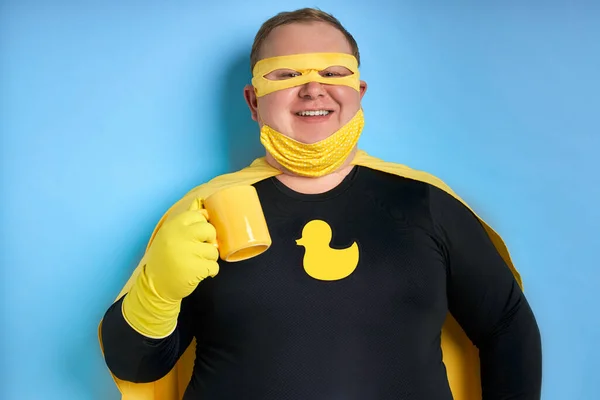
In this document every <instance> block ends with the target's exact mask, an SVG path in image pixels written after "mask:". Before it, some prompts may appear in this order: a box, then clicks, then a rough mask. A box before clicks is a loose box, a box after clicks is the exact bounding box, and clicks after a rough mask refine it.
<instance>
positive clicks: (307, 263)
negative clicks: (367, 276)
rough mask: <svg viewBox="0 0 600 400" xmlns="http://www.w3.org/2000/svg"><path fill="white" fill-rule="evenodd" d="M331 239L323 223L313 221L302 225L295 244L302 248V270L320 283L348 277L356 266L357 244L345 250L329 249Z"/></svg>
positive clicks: (329, 228)
mask: <svg viewBox="0 0 600 400" xmlns="http://www.w3.org/2000/svg"><path fill="white" fill-rule="evenodd" d="M332 237H333V235H332V231H331V227H330V226H329V225H328V224H327V222H325V221H321V220H318V219H317V220H313V221H310V222H308V223H307V224H306V225H304V228H303V229H302V237H301V238H300V239H298V240H296V244H298V245H299V246H304V249H305V251H304V270H305V271H306V273H307V274H308V275H310V276H312V277H313V278H315V279H319V280H322V281H336V280H339V279H343V278H345V277H347V276H349V275H350V274H351V273H352V272H354V270H355V269H356V266H357V265H358V244H356V242H354V243H352V245H351V246H350V247H348V248H346V249H332V248H331V247H329V244H330V243H331V238H332Z"/></svg>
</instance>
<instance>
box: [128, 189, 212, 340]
mask: <svg viewBox="0 0 600 400" xmlns="http://www.w3.org/2000/svg"><path fill="white" fill-rule="evenodd" d="M200 204H201V200H199V199H196V200H194V202H193V203H192V205H191V206H190V208H189V210H188V211H185V212H183V213H181V214H180V215H177V216H176V217H174V218H173V219H172V220H170V221H167V222H165V224H164V225H163V226H162V227H161V228H160V230H159V231H158V232H157V233H156V236H155V237H154V241H153V242H152V244H151V245H150V248H149V249H148V251H147V252H146V254H145V256H144V259H145V266H143V268H142V271H141V272H140V274H139V275H138V277H137V279H136V281H135V283H134V285H133V286H132V287H131V290H130V291H129V293H127V295H126V296H125V298H124V299H123V307H122V312H123V316H124V317H125V320H126V321H127V323H128V324H129V325H130V326H131V327H132V328H133V329H135V330H136V331H137V332H139V333H141V334H142V335H144V336H146V337H150V338H157V339H159V338H164V337H167V336H169V335H170V334H171V333H172V332H173V331H174V330H175V327H176V326H177V316H178V315H179V310H180V307H181V300H182V299H183V298H184V297H186V296H188V295H190V294H191V293H192V292H193V291H194V289H196V286H198V284H199V283H200V282H201V281H202V280H203V279H205V278H207V277H209V276H210V277H214V276H215V275H216V274H217V273H218V272H219V264H218V263H217V260H218V258H219V251H218V249H217V247H216V231H215V228H214V226H212V225H211V224H210V223H208V222H207V219H206V216H207V214H206V211H205V210H202V209H201V207H200Z"/></svg>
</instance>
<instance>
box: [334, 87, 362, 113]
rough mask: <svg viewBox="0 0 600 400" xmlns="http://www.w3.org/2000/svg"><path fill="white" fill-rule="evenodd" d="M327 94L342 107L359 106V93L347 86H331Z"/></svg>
mask: <svg viewBox="0 0 600 400" xmlns="http://www.w3.org/2000/svg"><path fill="white" fill-rule="evenodd" d="M328 93H329V96H331V98H332V99H333V100H334V101H335V102H336V103H338V104H339V105H340V106H341V107H342V109H343V108H356V110H358V107H359V106H360V94H359V93H358V92H357V91H356V90H354V89H352V88H351V87H348V86H342V85H339V86H331V87H330V89H329V90H328Z"/></svg>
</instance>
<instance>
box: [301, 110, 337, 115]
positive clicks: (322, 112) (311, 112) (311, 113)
mask: <svg viewBox="0 0 600 400" xmlns="http://www.w3.org/2000/svg"><path fill="white" fill-rule="evenodd" d="M296 114H298V115H300V116H302V117H314V116H319V115H327V114H329V111H327V110H318V111H300V112H299V113H296Z"/></svg>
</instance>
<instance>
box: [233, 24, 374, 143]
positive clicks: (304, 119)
mask: <svg viewBox="0 0 600 400" xmlns="http://www.w3.org/2000/svg"><path fill="white" fill-rule="evenodd" d="M302 53H347V54H352V48H351V47H350V44H349V43H348V40H347V39H346V37H345V36H344V34H343V33H342V32H340V31H339V30H337V29H336V28H334V27H333V26H331V25H329V24H327V23H325V22H312V23H294V24H288V25H283V26H279V27H277V28H275V29H274V30H273V31H272V32H271V33H270V34H269V36H268V37H267V39H266V40H265V41H264V43H263V45H262V47H261V50H260V58H261V59H264V58H270V57H276V56H285V55H291V54H302ZM290 72H291V71H287V72H286V71H274V72H272V73H271V74H269V75H267V76H266V77H267V78H268V79H285V78H286V73H288V74H289V73H290ZM327 72H330V73H332V72H333V73H334V74H349V73H350V72H349V71H347V70H346V69H345V68H343V67H342V68H339V67H338V68H333V69H331V71H329V70H328V71H327ZM366 88H367V85H366V83H365V82H363V81H361V84H360V92H357V91H356V90H354V89H353V88H351V87H348V86H344V85H326V84H322V83H318V82H309V83H307V84H304V85H302V86H296V87H292V88H289V89H283V90H278V91H276V92H273V93H269V94H267V95H265V96H262V97H256V95H255V94H254V89H253V88H252V86H246V88H245V90H244V93H245V97H246V101H247V103H248V105H249V107H250V110H251V112H252V118H253V119H254V120H255V121H258V123H259V126H260V127H262V125H263V124H267V125H269V126H270V127H272V128H273V129H275V130H277V131H279V132H281V133H283V134H284V135H286V136H289V137H291V138H292V139H295V140H297V141H299V142H303V143H314V142H317V141H319V140H322V139H325V138H326V137H328V136H330V135H331V134H333V133H334V132H335V131H337V130H338V129H339V128H341V127H342V126H343V125H344V124H346V123H347V122H348V121H350V120H351V119H352V117H354V115H355V114H356V112H357V111H358V110H359V109H360V100H361V99H362V97H363V95H364V93H365V91H366ZM308 110H310V111H314V110H325V111H329V114H327V115H324V116H305V115H299V114H300V113H302V112H303V111H308ZM259 116H260V118H259Z"/></svg>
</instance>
